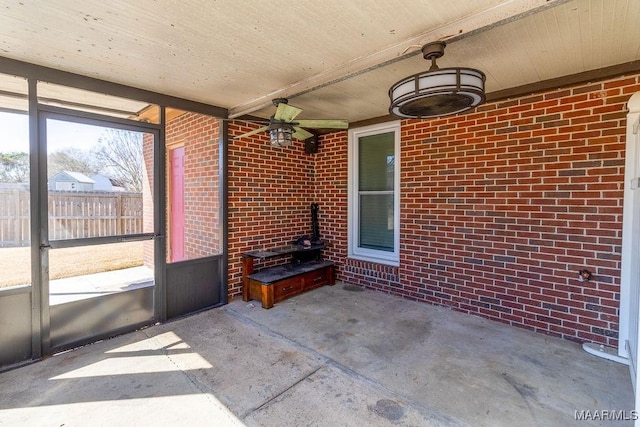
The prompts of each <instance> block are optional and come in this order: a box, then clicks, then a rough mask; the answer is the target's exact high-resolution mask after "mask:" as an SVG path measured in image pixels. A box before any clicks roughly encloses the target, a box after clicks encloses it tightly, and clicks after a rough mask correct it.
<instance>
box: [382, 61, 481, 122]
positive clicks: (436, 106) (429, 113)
mask: <svg viewBox="0 0 640 427" xmlns="http://www.w3.org/2000/svg"><path fill="white" fill-rule="evenodd" d="M484 82H485V75H484V73H483V72H482V71H479V70H475V69H473V68H441V69H437V70H434V71H426V72H423V73H419V74H414V75H413V76H409V77H406V78H404V79H402V80H400V81H399V82H397V83H396V84H394V85H393V86H391V89H389V98H390V100H391V105H390V106H389V112H390V113H391V114H393V115H394V116H397V117H403V118H426V117H440V116H448V115H451V114H458V113H462V112H463V111H467V110H470V109H472V108H475V107H477V106H478V105H480V104H482V103H483V102H484V101H485V99H486V97H485V94H484Z"/></svg>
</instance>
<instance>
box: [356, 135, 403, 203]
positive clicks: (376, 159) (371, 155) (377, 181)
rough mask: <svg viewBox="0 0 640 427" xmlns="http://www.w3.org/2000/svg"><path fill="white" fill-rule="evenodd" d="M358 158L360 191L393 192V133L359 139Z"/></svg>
mask: <svg viewBox="0 0 640 427" xmlns="http://www.w3.org/2000/svg"><path fill="white" fill-rule="evenodd" d="M358 156H359V157H358V183H359V187H360V191H380V190H393V177H394V174H393V169H394V164H395V158H394V134H393V132H387V133H382V134H379V135H371V136H364V137H361V138H359V139H358Z"/></svg>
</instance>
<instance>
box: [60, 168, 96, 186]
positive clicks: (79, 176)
mask: <svg viewBox="0 0 640 427" xmlns="http://www.w3.org/2000/svg"><path fill="white" fill-rule="evenodd" d="M64 175H68V176H69V178H71V179H73V180H74V181H76V182H82V183H85V184H95V183H96V182H95V181H94V180H92V179H91V178H89V177H88V176H86V175H85V174H83V173H80V172H70V171H62V172H59V173H57V174H55V175H54V176H52V177H51V179H52V180H54V181H57V180H60V178H62V177H63V176H64Z"/></svg>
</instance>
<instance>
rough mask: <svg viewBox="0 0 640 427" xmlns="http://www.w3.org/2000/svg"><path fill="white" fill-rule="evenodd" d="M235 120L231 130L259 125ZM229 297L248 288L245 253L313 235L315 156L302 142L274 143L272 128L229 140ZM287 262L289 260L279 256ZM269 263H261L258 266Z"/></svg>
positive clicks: (246, 130)
mask: <svg viewBox="0 0 640 427" xmlns="http://www.w3.org/2000/svg"><path fill="white" fill-rule="evenodd" d="M239 123H241V122H235V123H232V124H231V125H230V126H229V135H230V137H233V136H234V135H239V134H242V133H244V132H248V131H250V130H252V129H253V128H251V127H247V126H242V125H240V124H239ZM228 163H229V218H228V220H229V276H228V278H229V296H230V298H232V297H234V296H237V295H238V294H240V293H241V292H242V274H241V254H242V253H243V252H246V251H250V250H256V249H264V248H268V247H273V246H278V245H283V244H287V243H289V242H290V241H292V240H295V239H296V238H297V237H299V236H301V235H303V234H311V209H310V208H311V203H313V202H315V199H314V197H313V196H314V184H313V183H314V180H315V177H314V157H313V155H309V154H305V152H304V145H303V143H302V142H300V141H296V142H295V144H294V145H292V146H291V147H285V148H274V147H272V146H271V145H270V144H269V139H268V137H267V136H266V133H260V134H257V135H254V136H252V137H249V138H241V139H236V140H231V141H230V143H229V157H228ZM278 261H279V262H284V261H286V260H285V259H281V260H278ZM261 267H263V265H261V264H259V263H256V268H261Z"/></svg>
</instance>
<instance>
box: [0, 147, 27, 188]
mask: <svg viewBox="0 0 640 427" xmlns="http://www.w3.org/2000/svg"><path fill="white" fill-rule="evenodd" d="M0 182H29V154H27V153H19V152H11V153H0Z"/></svg>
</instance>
